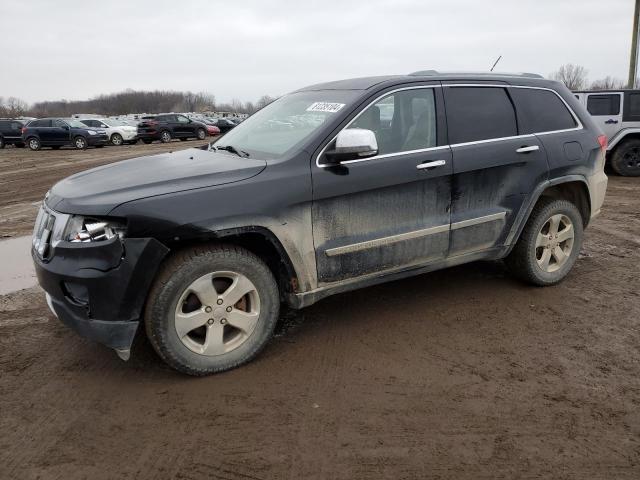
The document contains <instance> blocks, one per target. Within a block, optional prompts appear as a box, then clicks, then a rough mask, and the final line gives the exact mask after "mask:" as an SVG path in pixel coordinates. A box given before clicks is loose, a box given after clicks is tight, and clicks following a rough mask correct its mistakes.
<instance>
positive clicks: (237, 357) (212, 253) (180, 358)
mask: <svg viewBox="0 0 640 480" xmlns="http://www.w3.org/2000/svg"><path fill="white" fill-rule="evenodd" d="M279 308H280V301H279V295H278V287H277V285H276V281H275V279H274V278H273V275H272V274H271V271H270V270H269V268H268V267H267V266H266V265H265V264H264V262H262V260H260V259H259V258H258V257H256V256H255V255H254V254H252V253H251V252H249V251H247V250H244V249H242V248H239V247H235V246H228V245H226V246H215V247H208V248H206V247H205V248H203V247H199V248H193V249H189V250H184V251H182V252H179V253H178V254H176V255H175V256H174V257H173V258H172V259H171V260H169V261H168V262H167V263H166V264H165V266H164V268H163V269H162V271H161V272H160V273H159V275H158V277H157V279H156V281H155V283H154V285H153V287H152V289H151V292H150V294H149V298H148V300H147V306H146V309H145V326H146V331H147V336H148V337H149V340H150V341H151V344H152V345H153V347H154V349H155V350H156V352H158V354H159V355H160V357H162V359H163V360H164V361H165V362H167V363H168V364H169V365H170V366H171V367H173V368H175V369H176V370H179V371H181V372H183V373H187V374H189V375H207V374H210V373H216V372H222V371H225V370H229V369H232V368H235V367H237V366H239V365H242V364H243V363H246V362H248V361H249V360H251V359H253V358H254V357H255V356H256V355H257V354H258V353H259V352H260V351H261V350H262V348H263V347H264V346H265V345H266V343H267V341H268V340H269V338H270V337H271V334H272V332H273V329H274V327H275V324H276V321H277V320H278V314H279Z"/></svg>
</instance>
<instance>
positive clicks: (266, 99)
mask: <svg viewBox="0 0 640 480" xmlns="http://www.w3.org/2000/svg"><path fill="white" fill-rule="evenodd" d="M274 100H275V98H273V97H270V96H269V95H263V96H261V97H260V98H259V99H258V102H257V103H256V109H257V110H260V109H261V108H264V107H266V106H267V105H269V104H270V103H271V102H273V101H274Z"/></svg>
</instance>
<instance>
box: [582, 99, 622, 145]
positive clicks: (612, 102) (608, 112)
mask: <svg viewBox="0 0 640 480" xmlns="http://www.w3.org/2000/svg"><path fill="white" fill-rule="evenodd" d="M586 97H587V110H588V111H589V113H590V114H591V116H592V117H593V119H594V120H595V122H596V123H597V124H598V126H599V127H600V128H601V129H602V131H603V132H604V133H605V135H606V136H607V137H608V138H612V137H613V136H614V135H615V134H616V133H617V132H618V130H620V128H621V124H622V93H621V92H618V93H587V94H586Z"/></svg>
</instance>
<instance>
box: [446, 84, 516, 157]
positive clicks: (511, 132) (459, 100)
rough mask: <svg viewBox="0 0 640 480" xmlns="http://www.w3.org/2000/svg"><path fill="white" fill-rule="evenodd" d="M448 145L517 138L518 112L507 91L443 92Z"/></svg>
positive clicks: (453, 89) (456, 89) (469, 89)
mask: <svg viewBox="0 0 640 480" xmlns="http://www.w3.org/2000/svg"><path fill="white" fill-rule="evenodd" d="M444 93H445V103H446V110H447V124H448V126H449V143H451V144H456V143H466V142H475V141H480V140H490V139H494V138H504V137H514V136H516V135H517V134H518V128H517V124H516V112H515V110H514V109H513V105H512V104H511V100H510V99H509V96H508V95H507V91H506V89H505V88H499V87H454V86H449V87H446V88H445V89H444Z"/></svg>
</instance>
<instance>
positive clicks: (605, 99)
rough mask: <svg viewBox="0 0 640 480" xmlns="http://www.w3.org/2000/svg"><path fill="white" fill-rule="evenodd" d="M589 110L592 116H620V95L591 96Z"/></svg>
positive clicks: (588, 99)
mask: <svg viewBox="0 0 640 480" xmlns="http://www.w3.org/2000/svg"><path fill="white" fill-rule="evenodd" d="M587 110H588V111H589V113H590V114H591V115H594V116H598V115H618V114H619V113H620V95H618V94H616V95H589V96H588V97H587Z"/></svg>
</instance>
